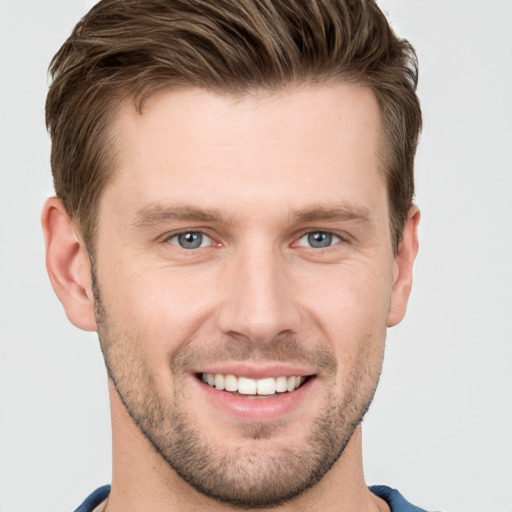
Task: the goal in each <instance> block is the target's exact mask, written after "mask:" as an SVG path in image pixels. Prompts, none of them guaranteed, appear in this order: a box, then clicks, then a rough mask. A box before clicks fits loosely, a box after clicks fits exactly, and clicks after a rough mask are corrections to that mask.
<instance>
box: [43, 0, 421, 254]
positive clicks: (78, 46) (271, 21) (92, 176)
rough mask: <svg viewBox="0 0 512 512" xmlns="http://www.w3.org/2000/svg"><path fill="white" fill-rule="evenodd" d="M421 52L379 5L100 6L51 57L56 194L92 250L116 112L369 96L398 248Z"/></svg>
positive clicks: (408, 202) (354, 1)
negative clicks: (162, 103) (276, 94)
mask: <svg viewBox="0 0 512 512" xmlns="http://www.w3.org/2000/svg"><path fill="white" fill-rule="evenodd" d="M417 71H418V67H417V60H416V54H415V52H414V49H413V48H412V46H411V45H410V44H409V43H408V42H407V41H406V40H403V39H399V38H397V37H396V35H395V34H394V33H393V31H392V29H391V28H390V26H389V24H388V22H387V20H386V18H385V16H384V15H383V13H382V12H381V11H380V10H379V8H378V7H377V5H376V3H375V1H374V0H308V1H299V0H102V1H101V2H99V3H98V4H97V5H96V6H95V7H93V8H92V9H91V11H90V12H89V13H88V14H87V15H86V16H85V17H84V18H83V19H82V20H81V21H80V22H79V23H78V24H77V26H76V27H75V29H74V30H73V33H72V34H71V36H70V37H69V38H68V40H67V41H66V42H65V43H64V45H63V46H62V47H61V49H60V50H59V52H58V53H57V54H56V55H55V57H54V58H53V60H52V62H51V65H50V73H51V75H52V78H53V83H52V85H51V87H50V90H49V93H48V97H47V102H46V122H47V126H48V129H49V131H50V134H51V138H52V153H51V164H52V172H53V179H54V185H55V190H56V193H57V196H58V197H60V198H61V199H62V200H63V202H64V205H65V207H66V209H67V211H68V213H69V214H70V215H71V217H72V218H73V219H74V221H75V222H77V224H78V226H79V228H80V229H81V231H82V235H83V237H84V240H85V243H86V245H87V246H88V248H89V249H92V247H93V245H94V238H95V227H96V216H97V209H98V202H99V199H100V196H101V192H102V190H103V189H104V187H105V185H106V184H107V183H108V181H109V180H110V179H111V177H112V176H113V173H114V170H115V167H116V165H115V164H116V162H115V143H114V138H113V134H112V133H111V132H110V131H109V128H110V126H111V121H112V119H113V118H114V115H115V111H116V107H117V106H118V105H119V103H120V102H121V101H122V100H123V99H126V98H129V97H132V98H133V100H134V102H135V105H136V107H137V108H138V110H139V111H141V110H142V107H143V103H144V100H145V99H146V98H147V97H148V96H149V95H151V94H154V93H155V92H156V91H159V90H162V89H166V88H172V87H190V86H196V87H201V88H206V89H209V90H212V91H218V92H224V93H234V94H243V93H244V92H247V91H250V90H253V89H256V88H264V89H268V90H276V89H278V88H282V87H285V86H290V85H300V84H302V83H310V84H315V83H323V82H329V81H348V82H353V83H358V84H361V85H365V86H368V87H370V88H371V89H372V90H373V91H374V93H375V95H376V97H377V99H378V101H379V104H380V107H381V110H382V121H383V131H384V136H385V140H386V144H385V145H386V150H385V155H384V162H385V165H384V167H385V169H384V172H385V174H386V182H387V188H388V196H389V207H390V225H391V233H392V238H393V243H394V247H395V248H396V247H397V246H398V243H399V241H400V239H401V235H402V229H403V225H404V222H405V219H406V216H407V212H408V210H409V208H410V207H411V206H412V201H413V195H414V175H413V165H414V155H415V152H416V145H417V141H418V135H419V132H420V129H421V110H420V106H419V101H418V98H417V96H416V92H415V91H416V86H417V76H418V73H417Z"/></svg>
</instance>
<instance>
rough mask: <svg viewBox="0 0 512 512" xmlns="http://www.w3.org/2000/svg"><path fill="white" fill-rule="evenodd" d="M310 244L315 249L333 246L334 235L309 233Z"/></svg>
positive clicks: (319, 232) (321, 232)
mask: <svg viewBox="0 0 512 512" xmlns="http://www.w3.org/2000/svg"><path fill="white" fill-rule="evenodd" d="M308 243H309V245H311V247H315V248H320V247H329V246H330V245H332V233H325V232H324V231H317V232H315V233H309V235H308Z"/></svg>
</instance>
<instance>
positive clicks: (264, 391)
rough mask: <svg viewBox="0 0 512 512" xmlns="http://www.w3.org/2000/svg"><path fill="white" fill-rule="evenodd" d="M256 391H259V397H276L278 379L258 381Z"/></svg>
mask: <svg viewBox="0 0 512 512" xmlns="http://www.w3.org/2000/svg"><path fill="white" fill-rule="evenodd" d="M256 389H257V391H258V395H275V393H276V379H272V378H268V379H258V380H257V381H256Z"/></svg>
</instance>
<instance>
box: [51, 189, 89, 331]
mask: <svg viewBox="0 0 512 512" xmlns="http://www.w3.org/2000/svg"><path fill="white" fill-rule="evenodd" d="M41 223H42V225H43V233H44V241H45V246H46V269H47V271H48V275H49V277H50V281H51V283H52V286H53V289H54V291H55V293H56V294H57V297H58V298H59V300H60V301H61V303H62V305H63V306H64V310H65V311H66V315H67V317H68V319H69V320H70V322H71V323H73V324H74V325H76V326H77V327H79V328H80V329H83V330H84V331H95V330H96V321H95V318H94V298H93V294H92V282H91V269H90V264H89V256H88V255H87V251H86V249H85V245H84V243H83V241H82V239H81V238H80V237H79V236H78V234H77V233H78V229H77V228H76V226H75V224H74V223H73V221H72V220H71V219H70V217H69V215H68V213H67V211H66V209H65V208H64V205H63V204H62V201H61V200H60V199H58V198H56V197H50V198H49V199H47V200H46V202H45V204H44V207H43V212H42V215H41Z"/></svg>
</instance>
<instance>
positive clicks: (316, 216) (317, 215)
mask: <svg viewBox="0 0 512 512" xmlns="http://www.w3.org/2000/svg"><path fill="white" fill-rule="evenodd" d="M294 217H295V219H296V221H297V222H298V223H309V222H346V221H356V222H361V223H368V224H371V223H372V222H371V218H372V217H371V214H370V211H369V210H368V208H366V207H365V206H363V205H361V204H358V203H350V204H347V205H341V206H319V207H313V208H305V209H301V210H298V211H296V212H295V213H294Z"/></svg>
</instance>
